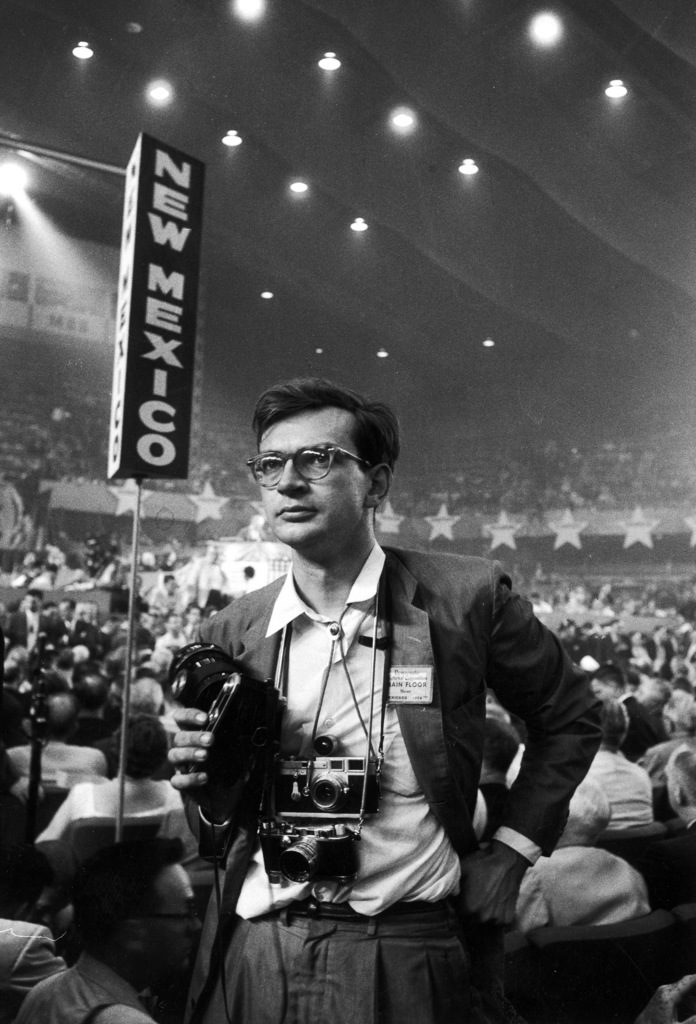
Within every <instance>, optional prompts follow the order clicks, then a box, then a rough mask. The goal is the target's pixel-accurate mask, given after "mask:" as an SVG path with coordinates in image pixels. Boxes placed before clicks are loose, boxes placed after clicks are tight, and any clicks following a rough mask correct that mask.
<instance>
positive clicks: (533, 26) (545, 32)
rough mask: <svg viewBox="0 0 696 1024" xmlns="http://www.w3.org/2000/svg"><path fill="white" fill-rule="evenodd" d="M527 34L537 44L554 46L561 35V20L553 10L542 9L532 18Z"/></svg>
mask: <svg viewBox="0 0 696 1024" xmlns="http://www.w3.org/2000/svg"><path fill="white" fill-rule="evenodd" d="M529 34H530V36H531V37H532V39H533V40H534V42H535V43H537V44H538V45H539V46H554V45H555V44H556V43H557V42H559V40H560V39H561V37H562V36H563V22H562V21H561V19H560V18H559V17H558V15H556V14H554V13H553V11H542V12H541V14H537V15H536V16H535V17H534V18H532V20H531V22H530V25H529Z"/></svg>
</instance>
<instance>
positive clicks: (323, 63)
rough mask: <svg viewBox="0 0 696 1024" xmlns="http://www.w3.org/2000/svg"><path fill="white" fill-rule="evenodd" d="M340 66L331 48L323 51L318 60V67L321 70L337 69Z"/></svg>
mask: <svg viewBox="0 0 696 1024" xmlns="http://www.w3.org/2000/svg"><path fill="white" fill-rule="evenodd" d="M340 66H341V62H340V60H339V59H338V57H337V56H336V54H335V53H333V51H332V50H329V51H328V53H325V54H324V56H323V57H322V58H321V60H320V61H319V67H320V68H321V69H322V71H338V69H339V68H340Z"/></svg>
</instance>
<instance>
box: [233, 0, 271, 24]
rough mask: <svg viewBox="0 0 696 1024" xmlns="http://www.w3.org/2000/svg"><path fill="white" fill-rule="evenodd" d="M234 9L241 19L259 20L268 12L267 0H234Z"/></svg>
mask: <svg viewBox="0 0 696 1024" xmlns="http://www.w3.org/2000/svg"><path fill="white" fill-rule="evenodd" d="M232 10H233V12H234V13H235V14H236V15H237V17H238V18H239V19H240V20H241V21H258V20H259V18H262V17H263V16H264V14H265V13H266V0H234V2H233V4H232Z"/></svg>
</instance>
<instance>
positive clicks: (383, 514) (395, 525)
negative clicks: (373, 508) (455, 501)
mask: <svg viewBox="0 0 696 1024" xmlns="http://www.w3.org/2000/svg"><path fill="white" fill-rule="evenodd" d="M376 519H377V525H378V526H379V528H380V530H381V531H382V533H398V532H399V527H400V526H401V523H402V522H403V519H404V517H403V516H397V514H396V513H395V512H394V509H393V508H392V504H391V502H390V500H389V498H387V500H386V501H385V502H384V505H383V507H382V509H381V511H380V512H378V513H377V515H376ZM450 539H451V538H450Z"/></svg>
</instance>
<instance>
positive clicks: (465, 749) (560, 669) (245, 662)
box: [191, 550, 600, 999]
mask: <svg viewBox="0 0 696 1024" xmlns="http://www.w3.org/2000/svg"><path fill="white" fill-rule="evenodd" d="M386 555H387V564H386V594H387V605H388V607H387V609H386V618H387V621H388V623H389V625H390V628H391V638H390V639H391V642H390V647H389V650H388V654H387V660H388V662H389V664H390V665H391V666H402V665H432V666H433V667H434V669H435V672H434V675H435V693H434V699H433V702H432V704H431V705H412V706H408V705H401V706H399V708H398V712H397V713H398V717H399V724H400V728H401V731H402V734H403V737H404V741H405V743H406V747H407V749H408V753H409V757H410V759H411V763H412V765H413V769H414V772H415V774H416V777H417V778H418V781H419V783H420V785H421V787H422V789H423V792H424V794H425V796H426V798H427V800H428V802H429V804H430V806H431V808H432V810H433V813H434V814H435V815H436V816H437V817H438V819H439V820H440V822H441V823H442V825H443V827H444V828H445V830H446V832H447V834H448V835H449V837H450V839H451V842H452V844H453V846H454V847H455V849H456V850H457V852H458V853H459V854H460V856H464V855H466V854H467V853H469V852H471V851H472V850H474V849H475V848H476V846H477V842H476V838H475V835H474V831H473V826H472V817H473V811H474V807H475V804H476V795H477V787H478V779H479V774H480V768H481V759H482V747H483V730H484V720H485V710H486V688H487V686H490V687H491V688H492V689H494V690H495V692H496V694H497V696H498V698H499V699H500V701H501V703H502V704H503V705H504V706H505V707H506V708H508V709H509V710H510V711H511V712H513V713H514V714H515V715H518V716H519V717H520V718H522V719H523V720H524V721H525V723H526V725H527V730H528V742H527V748H526V755H525V758H524V760H523V764H522V768H521V770H520V773H519V775H518V777H517V779H516V781H515V783H514V785H513V787H512V789H511V794H510V800H509V803H508V807H507V812H506V815H505V819H504V824H505V825H507V826H509V827H510V828H513V829H515V830H516V831H518V832H520V833H522V834H523V835H525V836H527V837H528V838H530V839H531V840H533V841H534V842H535V843H537V844H538V845H539V846H540V847H541V848H542V850H543V851H544V852H545V853H550V852H551V851H552V850H553V848H554V846H555V843H556V841H557V839H558V837H559V835H560V833H561V831H562V830H563V827H564V824H565V819H566V816H567V808H568V803H569V801H570V797H571V795H572V793H573V791H574V789H575V787H576V785H577V784H578V783H579V782H580V780H581V779H582V778H583V776H584V774H585V772H586V770H587V768H588V766H589V763H590V761H591V760H592V757H593V756H594V753H595V750H596V749H597V747H598V745H599V740H600V730H599V723H598V713H597V706H598V704H597V702H596V701H595V700H594V698H593V697H592V695H591V693H590V691H589V687H588V685H587V682H586V677H585V676H584V674H582V673H578V672H577V671H576V670H575V669H574V668H573V665H572V663H571V662H570V660H569V658H568V657H567V655H566V654H565V653H564V651H563V649H562V647H561V645H560V643H559V642H558V640H557V639H556V637H555V636H554V635H553V634H552V633H551V632H550V631H549V630H548V629H546V628H545V627H544V626H543V625H542V624H541V623H540V622H539V621H538V620H537V619H536V618H535V617H534V615H533V612H532V608H531V605H530V604H529V602H527V601H525V600H523V599H521V598H520V597H518V596H516V595H514V594H512V592H511V590H510V580H509V578H508V577H507V576H506V575H504V574H503V572H502V570H501V568H500V566H498V565H497V563H492V562H488V561H485V560H484V559H480V558H461V557H459V556H452V555H443V554H433V555H431V554H422V553H418V552H406V551H392V550H387V551H386ZM281 586H282V580H277V581H276V582H275V583H272V584H270V585H269V586H267V587H264V588H263V589H261V590H258V591H254V592H252V593H250V594H248V595H246V596H245V597H243V598H240V599H239V600H237V601H234V602H233V603H232V604H231V605H228V607H227V608H225V609H224V610H223V611H221V612H219V613H218V614H217V615H216V616H214V617H213V618H212V619H210V620H208V621H207V622H206V623H205V624H204V627H203V629H202V631H201V636H202V639H203V640H204V641H205V642H207V643H210V642H212V643H215V644H218V645H219V646H220V647H222V648H224V649H225V650H227V651H229V652H230V653H231V654H232V655H233V657H234V658H235V659H236V660H237V661H238V662H239V665H240V670H241V671H243V672H245V673H246V674H248V675H252V676H256V677H257V678H272V677H273V673H274V667H275V660H276V656H277V651H278V646H279V635H276V636H272V637H268V638H266V635H265V634H266V630H267V626H268V622H269V619H270V615H271V611H272V609H273V605H274V602H275V599H276V597H277V595H278V592H279V590H280V588H281ZM191 818H192V822H193V820H194V819H195V816H194V815H191ZM240 824H241V827H240V828H239V829H238V832H237V838H236V840H235V842H234V844H233V847H232V850H231V852H230V855H229V857H228V864H227V867H228V870H227V878H228V881H227V882H226V899H225V910H226V911H227V912H228V913H229V914H230V915H231V914H232V912H233V908H234V905H235V902H236V898H237V896H238V893H239V889H240V888H241V884H242V882H243V879H244V874H245V871H246V865H247V863H248V858H249V856H250V853H251V850H252V848H253V845H254V841H255V828H254V823H253V822H247V823H244V822H242V823H240ZM214 931H215V920H214V914H211V913H209V914H208V918H207V920H206V927H205V930H204V933H203V937H202V941H201V947H200V953H199V960H198V967H197V971H196V973H195V976H194V981H193V983H192V996H193V998H194V999H195V998H196V996H197V993H199V992H200V989H201V985H202V983H203V980H204V977H205V973H206V964H207V958H208V955H209V952H210V949H211V943H212V941H213V935H214Z"/></svg>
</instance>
